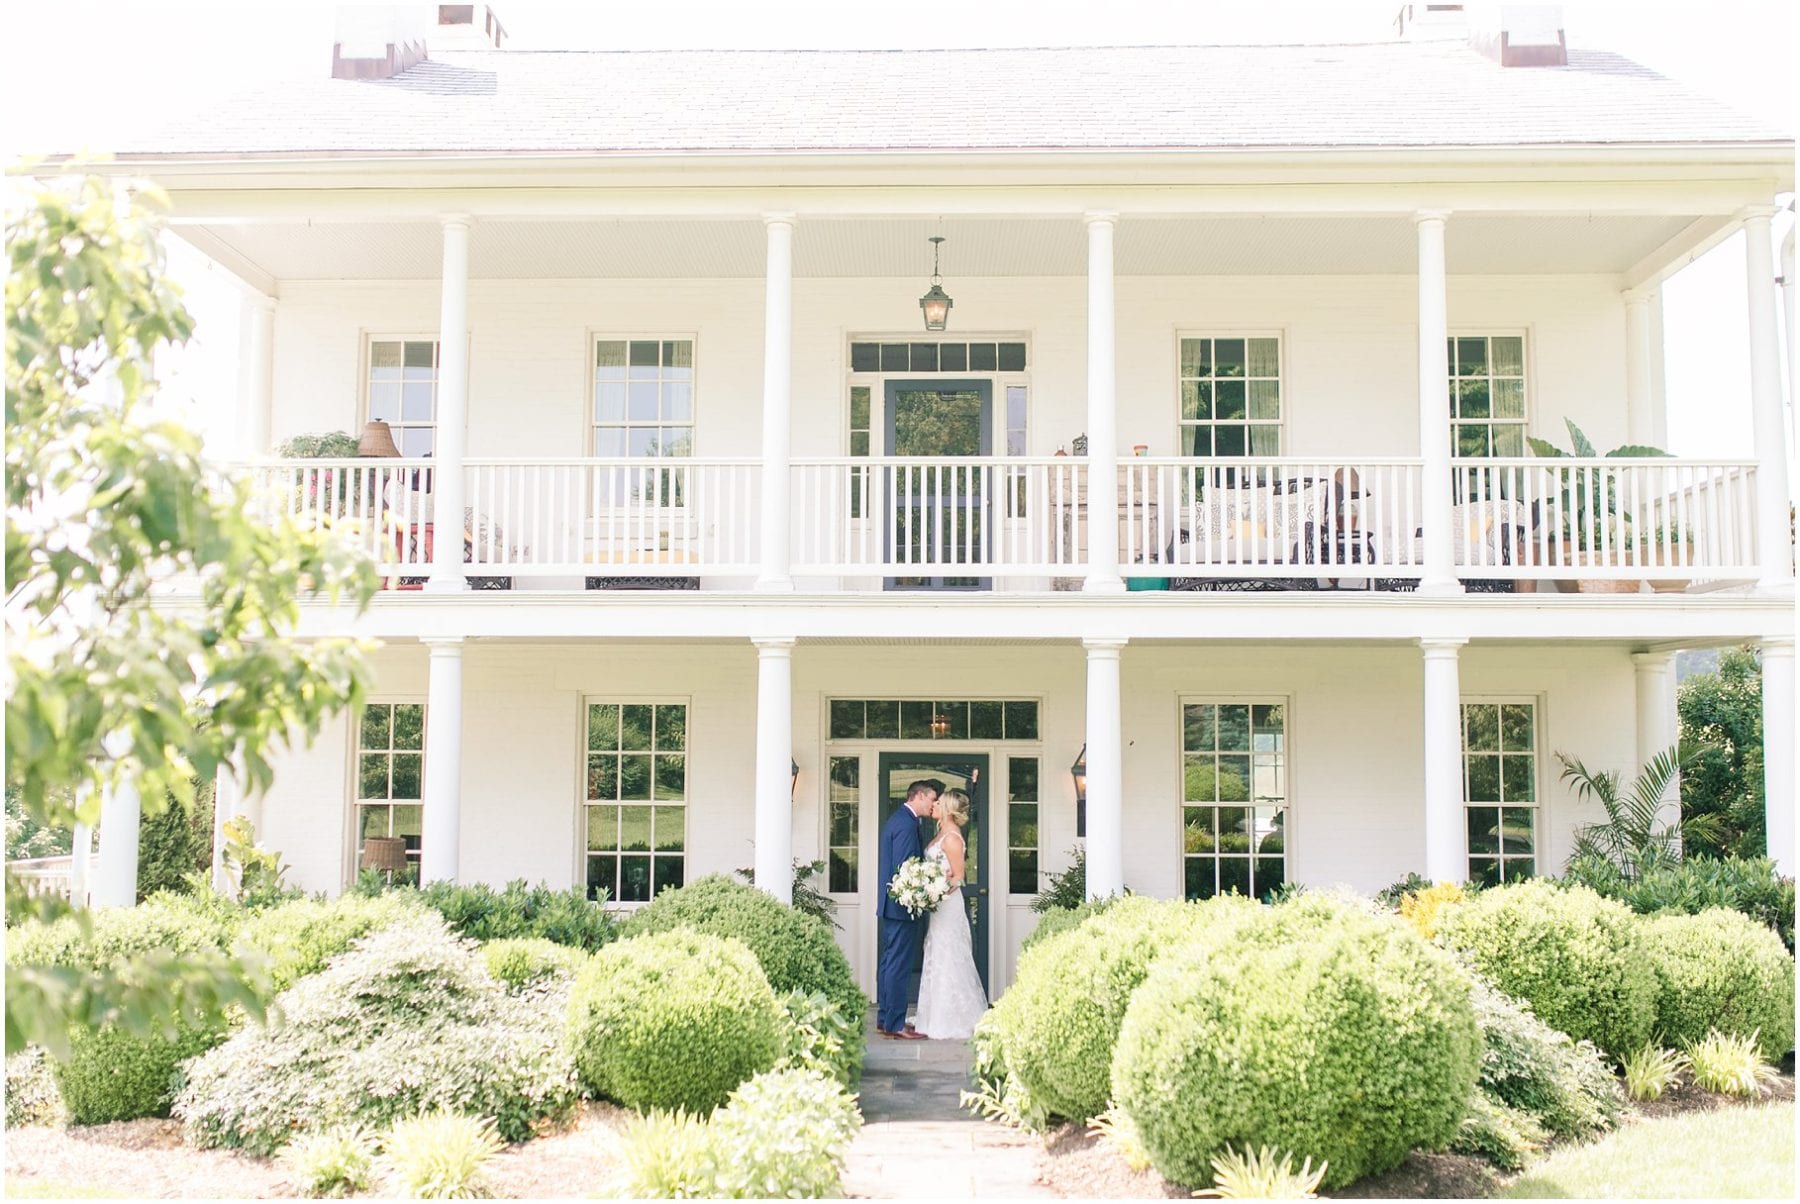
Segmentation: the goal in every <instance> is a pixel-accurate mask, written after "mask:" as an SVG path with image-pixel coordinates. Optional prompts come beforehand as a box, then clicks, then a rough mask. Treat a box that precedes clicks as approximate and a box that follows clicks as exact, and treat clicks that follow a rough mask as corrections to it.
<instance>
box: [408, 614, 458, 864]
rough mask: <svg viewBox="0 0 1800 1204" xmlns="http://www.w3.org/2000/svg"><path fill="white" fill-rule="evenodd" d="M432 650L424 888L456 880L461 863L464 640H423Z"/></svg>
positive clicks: (422, 852)
mask: <svg viewBox="0 0 1800 1204" xmlns="http://www.w3.org/2000/svg"><path fill="white" fill-rule="evenodd" d="M422 642H423V643H424V644H425V646H426V647H428V648H430V649H431V673H430V679H429V681H428V683H427V685H426V688H425V690H426V692H425V815H424V829H425V831H424V833H423V839H422V841H421V845H422V848H421V849H420V852H419V882H420V885H424V884H426V883H431V882H455V881H456V880H457V874H458V873H459V872H460V867H461V865H462V738H463V642H462V640H460V639H432V640H424V641H422Z"/></svg>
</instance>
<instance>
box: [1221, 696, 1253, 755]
mask: <svg viewBox="0 0 1800 1204" xmlns="http://www.w3.org/2000/svg"><path fill="white" fill-rule="evenodd" d="M1218 712H1219V747H1220V748H1222V749H1228V750H1230V751H1233V752H1236V751H1245V752H1248V751H1249V749H1250V708H1249V707H1247V706H1242V705H1239V704H1236V703H1233V704H1229V705H1226V706H1221V707H1219V708H1218Z"/></svg>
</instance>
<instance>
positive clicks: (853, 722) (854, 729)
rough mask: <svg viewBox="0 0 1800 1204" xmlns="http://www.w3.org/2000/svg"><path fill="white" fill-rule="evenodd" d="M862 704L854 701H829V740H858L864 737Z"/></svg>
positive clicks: (837, 699) (839, 699)
mask: <svg viewBox="0 0 1800 1204" xmlns="http://www.w3.org/2000/svg"><path fill="white" fill-rule="evenodd" d="M864 731H865V728H864V724H863V704H862V703H861V702H858V701H856V700H855V699H841V698H834V699H832V701H831V738H832V739H833V740H860V739H862V738H863V735H864Z"/></svg>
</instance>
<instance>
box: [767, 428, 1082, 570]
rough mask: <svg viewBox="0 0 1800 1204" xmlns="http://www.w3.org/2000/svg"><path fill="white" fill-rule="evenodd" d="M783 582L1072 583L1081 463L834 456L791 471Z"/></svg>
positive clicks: (1077, 558)
mask: <svg viewBox="0 0 1800 1204" xmlns="http://www.w3.org/2000/svg"><path fill="white" fill-rule="evenodd" d="M793 473H794V475H793V511H794V516H795V525H794V548H793V571H794V572H795V573H796V574H804V575H808V576H829V575H839V574H842V575H872V574H880V575H883V576H897V577H957V578H965V577H985V576H995V575H1002V574H1008V575H1022V576H1044V575H1047V576H1070V577H1072V576H1080V575H1081V574H1083V573H1084V572H1085V571H1086V561H1087V539H1086V526H1085V523H1086V517H1085V515H1086V497H1087V489H1086V481H1087V463H1086V461H1085V460H1082V459H1079V458H1074V457H1069V456H996V457H982V458H979V459H977V458H968V459H941V460H940V459H930V458H919V457H895V456H886V457H882V456H833V457H828V458H807V459H797V460H795V461H794V463H793Z"/></svg>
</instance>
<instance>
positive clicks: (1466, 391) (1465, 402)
mask: <svg viewBox="0 0 1800 1204" xmlns="http://www.w3.org/2000/svg"><path fill="white" fill-rule="evenodd" d="M1457 393H1458V396H1459V397H1460V398H1461V400H1460V402H1459V403H1458V410H1457V412H1458V413H1459V414H1460V415H1461V416H1462V417H1464V418H1486V417H1488V416H1489V409H1488V383H1487V381H1485V380H1465V381H1461V382H1459V384H1458V386H1457Z"/></svg>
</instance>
